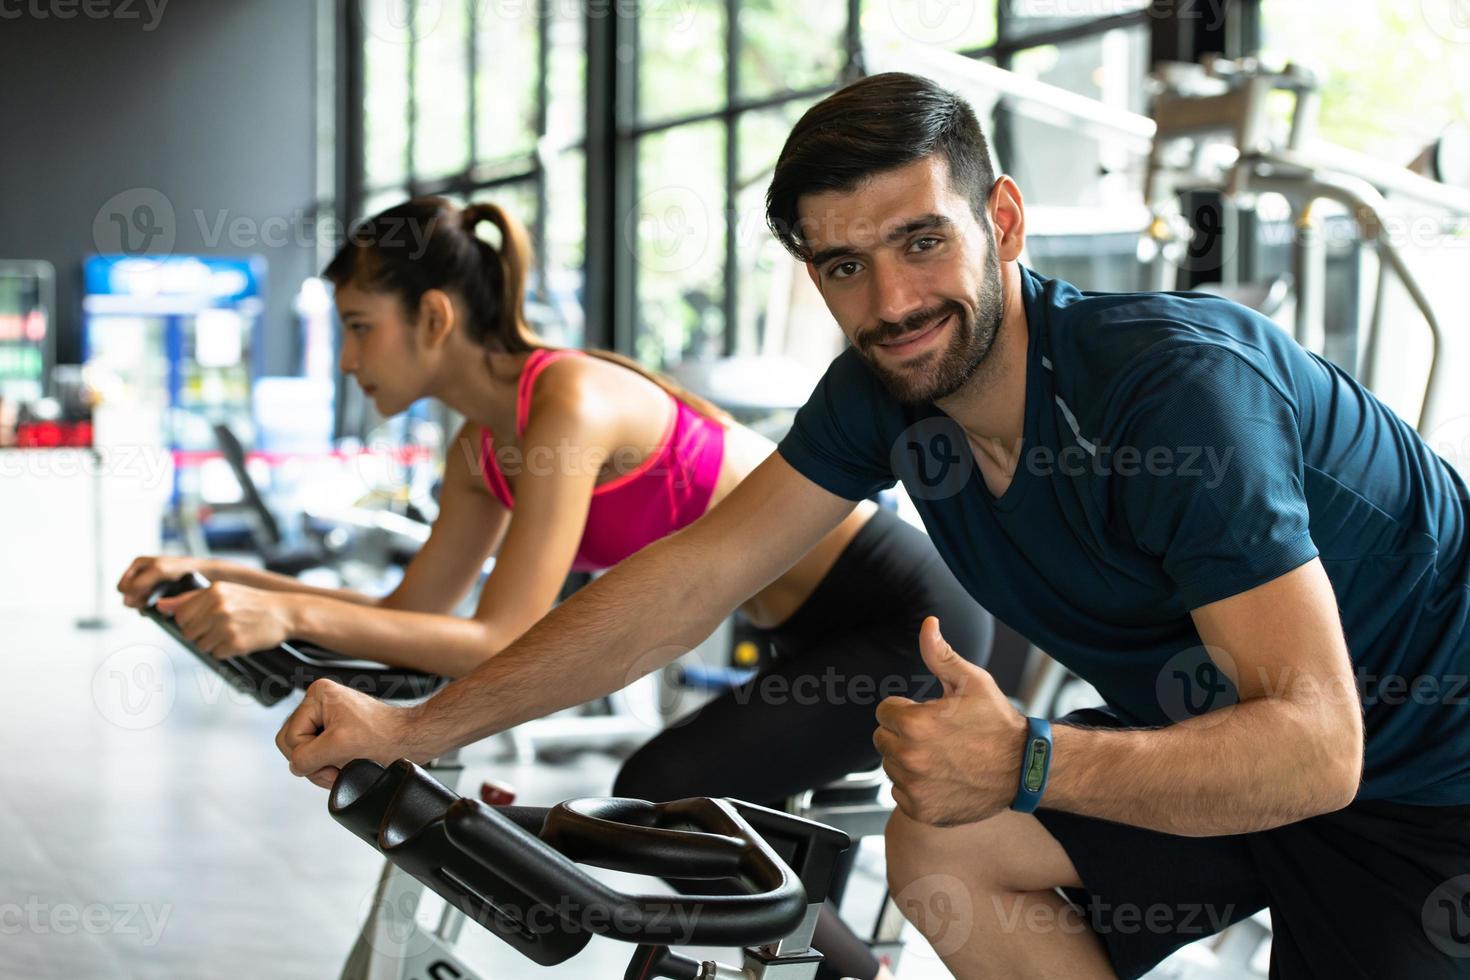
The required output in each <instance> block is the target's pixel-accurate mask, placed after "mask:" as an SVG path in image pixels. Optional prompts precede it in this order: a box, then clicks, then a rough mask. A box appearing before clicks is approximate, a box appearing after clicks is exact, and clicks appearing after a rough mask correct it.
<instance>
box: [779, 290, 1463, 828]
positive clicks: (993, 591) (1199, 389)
mask: <svg viewBox="0 0 1470 980" xmlns="http://www.w3.org/2000/svg"><path fill="white" fill-rule="evenodd" d="M1021 291H1022V298H1023V301H1024V304H1025V313H1026V322H1027V325H1028V330H1029V334H1030V339H1029V345H1028V351H1027V359H1026V421H1025V435H1024V439H1023V445H1022V450H1021V452H1022V455H1021V458H1020V461H1019V465H1018V466H1017V467H1016V472H1015V477H1014V479H1013V480H1012V482H1011V484H1010V486H1009V487H1008V488H1007V489H1006V491H1005V492H1004V493H1003V494H1002V495H1001V496H1000V497H998V498H997V497H994V496H992V494H991V493H990V491H989V489H988V488H987V487H986V485H985V481H984V479H983V478H982V476H981V475H980V473H979V470H978V467H977V466H976V465H975V462H974V456H973V455H972V453H971V451H970V448H969V446H968V444H967V442H966V439H965V436H964V434H963V431H962V430H961V429H960V428H959V426H958V425H957V424H956V423H954V422H953V421H952V420H951V419H949V417H948V416H946V415H944V414H943V413H942V412H940V411H939V409H937V408H935V407H934V406H933V405H922V406H906V405H904V404H902V403H900V402H899V401H897V400H896V399H894V398H893V397H892V396H891V395H890V394H889V393H888V391H887V389H886V388H884V387H883V385H882V383H881V382H880V381H879V379H878V378H877V377H876V376H875V375H874V374H873V373H872V372H871V371H870V370H869V368H868V366H867V364H866V363H865V362H864V360H863V359H862V357H861V356H860V355H859V354H858V353H857V352H856V351H854V350H851V349H849V350H848V351H846V352H845V353H843V354H842V355H841V356H839V357H838V358H837V359H836V360H835V361H833V363H832V365H831V366H830V367H829V368H828V370H827V373H826V375H825V377H824V378H823V379H822V382H821V383H820V384H819V385H818V386H817V388H816V390H815V391H814V392H813V393H812V396H811V398H810V400H809V401H808V402H807V403H806V405H805V406H804V407H803V408H802V409H801V411H800V412H799V413H798V414H797V417H796V422H795V425H794V427H793V428H792V430H791V432H790V433H789V434H788V435H787V436H786V438H785V439H784V440H783V441H782V443H781V446H780V452H781V455H782V456H783V457H784V458H785V459H786V461H787V462H789V463H790V464H791V465H792V466H793V467H795V468H796V470H798V471H799V472H800V473H802V474H803V475H804V476H806V477H807V478H808V479H810V480H812V481H813V482H815V483H817V484H818V485H820V486H822V487H824V488H826V489H827V490H829V491H831V492H832V493H835V494H838V495H840V496H843V497H846V498H848V499H851V500H858V499H861V498H863V497H866V496H869V495H871V494H872V493H874V492H876V491H878V490H879V489H882V488H884V487H888V486H891V485H892V484H893V483H894V482H895V480H901V481H902V482H903V484H904V486H905V488H906V489H907V490H908V492H909V494H910V496H912V497H913V499H914V502H915V504H916V506H917V507H918V509H919V513H920V514H921V516H922V517H923V520H924V524H925V526H926V527H927V528H928V529H929V533H930V536H931V537H932V538H933V540H934V544H935V546H936V547H937V548H938V550H939V553H940V554H941V555H942V556H943V557H944V560H945V561H946V562H947V563H948V564H949V566H950V568H951V569H953V571H954V573H955V575H956V576H957V577H958V578H959V580H960V581H961V582H962V583H964V585H965V587H966V588H967V589H968V590H969V591H970V594H971V595H973V596H974V597H975V598H976V600H978V601H979V602H980V603H981V604H983V605H984V606H985V607H986V608H987V609H989V610H990V611H991V612H992V613H993V614H995V615H996V616H997V617H999V618H1000V619H1001V620H1003V621H1005V622H1006V623H1008V624H1009V625H1010V626H1011V627H1012V628H1014V629H1016V630H1017V631H1018V632H1020V633H1021V634H1022V635H1024V636H1026V637H1027V638H1028V639H1030V640H1031V641H1032V642H1033V643H1035V644H1036V645H1037V646H1039V647H1040V648H1041V649H1043V650H1045V651H1047V653H1049V654H1051V655H1052V656H1053V657H1055V658H1056V659H1058V660H1060V661H1061V662H1062V663H1063V664H1065V665H1066V666H1067V667H1069V668H1070V669H1071V670H1073V671H1074V672H1076V673H1077V674H1078V675H1080V676H1081V677H1083V678H1085V679H1086V680H1088V681H1089V682H1090V683H1092V684H1093V686H1094V687H1096V688H1097V689H1098V691H1099V692H1100V693H1101V694H1102V696H1103V697H1104V699H1106V701H1107V702H1108V704H1109V706H1110V707H1112V709H1113V710H1114V711H1115V712H1116V713H1117V714H1118V715H1119V716H1120V717H1121V718H1122V719H1123V720H1124V721H1125V722H1127V723H1130V724H1134V725H1139V726H1145V725H1150V726H1151V725H1168V724H1171V723H1174V722H1177V721H1180V720H1183V718H1185V717H1188V716H1190V715H1192V714H1198V713H1202V712H1203V711H1207V710H1212V709H1213V708H1217V707H1220V706H1222V705H1224V704H1227V703H1232V700H1233V698H1234V691H1233V687H1232V686H1231V685H1230V683H1229V681H1228V679H1227V678H1225V677H1224V676H1223V675H1221V674H1220V673H1219V672H1218V671H1216V670H1215V669H1214V666H1213V663H1212V660H1211V658H1210V657H1209V656H1208V655H1207V653H1206V652H1205V651H1204V649H1203V648H1202V647H1201V645H1200V643H1201V641H1200V638H1199V635H1198V634H1197V633H1196V631H1195V629H1194V624H1193V621H1192V620H1191V618H1190V615H1189V613H1190V610H1191V609H1194V608H1197V607H1199V606H1202V605H1205V604H1207V603H1210V602H1214V601H1216V600H1218V599H1223V598H1226V597H1228V596H1231V595H1236V594H1238V593H1240V592H1244V591H1246V590H1248V589H1251V588H1254V587H1255V586H1258V585H1261V584H1264V583H1266V582H1269V581H1271V580H1272V579H1274V578H1276V577H1278V576H1280V575H1282V574H1284V573H1286V572H1289V571H1291V570H1292V569H1294V568H1297V567H1298V566H1300V565H1303V564H1305V563H1306V562H1308V561H1310V560H1311V559H1313V558H1314V557H1320V558H1321V560H1322V564H1323V566H1324V567H1325V569H1326V571H1327V575H1328V577H1329V578H1330V579H1331V582H1332V586H1333V589H1334V590H1335V592H1336V596H1337V601H1338V605H1339V607H1340V610H1341V614H1342V624H1343V631H1344V634H1345V635H1346V638H1347V645H1348V649H1349V651H1350V652H1351V655H1352V661H1353V668H1354V673H1355V681H1356V682H1357V684H1358V688H1359V692H1358V693H1359V694H1360V696H1361V699H1362V701H1363V704H1364V708H1365V719H1366V734H1367V746H1366V759H1365V770H1364V781H1363V785H1362V787H1361V791H1360V793H1359V798H1361V799H1386V800H1394V801H1398V802H1402V803H1416V804H1426V805H1448V804H1465V803H1470V709H1467V707H1466V705H1467V701H1470V683H1467V678H1470V629H1467V626H1470V623H1467V616H1470V584H1467V570H1470V547H1467V546H1466V543H1465V529H1466V517H1467V513H1466V497H1467V493H1466V489H1465V484H1464V483H1463V482H1462V481H1461V479H1460V478H1459V476H1458V475H1457V474H1456V473H1455V472H1454V470H1453V469H1452V468H1451V467H1450V466H1449V465H1448V464H1446V463H1445V462H1444V461H1443V460H1441V459H1440V458H1439V457H1438V456H1436V455H1435V454H1434V453H1433V452H1431V451H1430V449H1429V448H1428V447H1427V446H1426V445H1425V444H1424V442H1423V441H1422V440H1421V439H1420V438H1419V437H1418V435H1417V434H1416V433H1415V432H1414V430H1413V429H1412V428H1411V427H1409V426H1408V425H1406V424H1405V423H1404V422H1403V421H1402V420H1401V419H1399V418H1398V417H1397V416H1396V415H1395V414H1394V413H1393V412H1392V411H1391V410H1390V409H1388V408H1387V407H1386V406H1384V405H1383V404H1382V403H1381V402H1379V401H1378V400H1377V399H1376V398H1374V397H1373V396H1372V395H1371V394H1369V393H1368V392H1367V391H1366V390H1365V389H1364V388H1363V387H1362V386H1361V385H1359V384H1358V383H1357V382H1356V381H1354V380H1353V379H1352V378H1351V377H1349V376H1348V375H1347V374H1346V373H1344V372H1343V371H1341V370H1339V369H1338V368H1337V367H1336V366H1334V365H1332V364H1330V363H1328V362H1326V361H1324V360H1322V359H1321V358H1319V357H1317V356H1315V355H1313V354H1311V353H1309V352H1307V351H1305V350H1303V349H1302V348H1301V347H1300V346H1298V345H1297V344H1296V343H1295V342H1294V341H1293V340H1292V339H1291V338H1290V336H1288V335H1287V334H1286V333H1285V332H1284V331H1282V330H1281V329H1280V328H1278V327H1277V326H1276V325H1275V324H1274V323H1272V322H1271V321H1270V320H1268V319H1266V318H1264V317H1262V316H1259V315H1257V314H1256V313H1254V312H1252V311H1250V310H1248V309H1246V308H1244V307H1241V306H1237V305H1235V304H1233V303H1230V302H1227V301H1225V300H1222V299H1219V298H1216V297H1212V296H1206V295H1201V294H1183V293H1175V294H1166V293H1137V294H1107V293H1085V292H1082V291H1080V290H1078V289H1077V288H1075V287H1074V286H1072V285H1070V284H1068V283H1065V282H1062V281H1060V280H1054V279H1045V278H1043V277H1041V276H1038V275H1036V274H1035V273H1033V272H1031V271H1029V270H1026V269H1023V270H1022V273H1021ZM1340 696H1343V695H1342V694H1341V693H1340ZM1345 696H1352V692H1346V693H1345Z"/></svg>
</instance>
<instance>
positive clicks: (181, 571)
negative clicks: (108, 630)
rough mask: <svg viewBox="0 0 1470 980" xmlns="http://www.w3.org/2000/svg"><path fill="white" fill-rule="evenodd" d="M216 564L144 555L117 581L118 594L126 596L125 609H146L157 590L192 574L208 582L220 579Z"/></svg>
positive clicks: (135, 560) (185, 556)
mask: <svg viewBox="0 0 1470 980" xmlns="http://www.w3.org/2000/svg"><path fill="white" fill-rule="evenodd" d="M215 570H216V569H215V562H214V561H213V560H212V559H209V558H191V557H189V556H187V555H143V556H141V557H139V558H134V559H133V563H132V564H131V565H129V566H128V570H127V571H125V572H123V573H122V578H120V579H118V580H117V591H119V592H121V593H122V596H123V605H126V606H131V607H132V608H134V609H142V608H143V606H144V605H145V604H147V602H148V597H149V596H150V595H152V594H153V590H154V589H156V588H158V587H159V586H160V585H163V584H164V583H165V582H172V581H174V580H175V579H178V578H183V577H184V576H185V575H187V574H188V573H189V572H198V573H199V574H200V575H203V576H204V577H205V578H207V579H214V578H216V577H217V576H215V575H212V574H210V573H211V572H213V571H215Z"/></svg>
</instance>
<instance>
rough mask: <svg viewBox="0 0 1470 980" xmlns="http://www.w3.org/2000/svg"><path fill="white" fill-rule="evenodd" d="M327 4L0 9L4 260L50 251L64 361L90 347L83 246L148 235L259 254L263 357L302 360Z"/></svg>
mask: <svg viewBox="0 0 1470 980" xmlns="http://www.w3.org/2000/svg"><path fill="white" fill-rule="evenodd" d="M160 8H161V9H160ZM315 11H316V3H315V2H314V0H167V2H160V0H151V7H150V0H132V2H127V0H111V2H98V0H27V3H25V4H20V3H14V4H5V5H3V9H0V93H3V95H0V258H10V259H45V260H47V261H49V262H51V263H52V264H54V265H55V266H56V274H57V281H58V282H57V285H58V307H59V309H58V317H57V318H58V321H59V331H58V335H57V340H58V354H59V359H60V360H62V361H71V360H75V359H76V355H77V352H78V350H79V318H80V315H81V299H80V285H81V282H80V280H81V261H82V258H83V257H84V256H85V255H87V254H88V253H91V252H96V251H99V250H104V251H133V252H137V251H141V250H144V249H145V246H146V250H147V251H151V252H160V251H172V252H174V253H183V254H196V253H198V254H213V255H248V254H258V255H262V256H264V257H265V258H266V259H267V261H268V263H269V269H270V273H269V274H270V280H269V297H268V301H267V311H266V320H265V324H266V329H265V331H264V332H265V334H266V336H265V337H264V338H263V339H264V343H265V352H266V362H265V367H266V369H267V371H268V372H269V373H273V374H274V373H289V372H292V371H293V369H294V367H295V363H296V346H297V343H296V337H295V333H296V328H295V324H294V320H293V314H292V309H291V300H292V298H293V297H294V295H295V292H296V289H297V287H298V286H299V284H300V282H301V279H302V278H303V277H305V276H308V275H311V274H312V272H313V267H314V265H315V253H314V250H313V248H312V246H311V244H310V243H311V241H312V240H313V228H312V226H311V225H310V223H309V216H310V215H311V214H312V201H313V198H314V197H315V195H316V187H315V174H316V58H315V51H316V39H315V38H316V15H315ZM68 12H70V13H72V14H73V16H72V17H71V18H70V19H62V18H61V17H60V16H59V15H61V14H65V13H68ZM89 13H90V14H91V16H88V14H89ZM99 13H103V14H106V16H97V15H98V14H99ZM119 195H120V196H119ZM144 205H146V206H150V207H151V208H152V211H153V215H154V218H155V219H156V220H154V221H152V222H149V221H147V220H144V219H146V217H147V213H148V212H146V211H144V212H140V211H139V210H138V209H139V207H140V206H144ZM169 211H172V220H170V216H169ZM221 213H223V214H224V215H225V216H226V221H225V222H224V223H223V224H222V225H221V223H220V221H219V217H220V215H221ZM114 214H120V215H122V217H123V219H124V221H126V222H129V227H130V229H131V231H130V237H131V240H130V241H123V240H122V239H121V237H120V236H121V230H120V228H119V226H118V225H117V223H116V221H115V220H114V219H113V217H112V216H113V215H114ZM303 214H304V215H306V216H308V220H307V221H303V220H302V217H301V216H302V215H303ZM134 221H136V222H137V223H136V224H133V222H134ZM140 225H141V227H142V229H144V230H143V231H140V230H139V226H140ZM217 228H219V229H222V230H221V231H220V232H219V233H218V235H216V229H217ZM170 229H171V230H172V232H173V234H172V238H173V242H172V245H171V246H170V245H169V238H170V235H169V231H170ZM267 235H269V237H270V242H269V243H268V242H267V241H266V240H265V238H264V236H267Z"/></svg>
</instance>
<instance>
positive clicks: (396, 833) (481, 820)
mask: <svg viewBox="0 0 1470 980" xmlns="http://www.w3.org/2000/svg"><path fill="white" fill-rule="evenodd" d="M328 809H329V811H330V812H331V814H332V816H333V818H334V819H336V820H337V821H338V822H339V823H341V824H342V825H343V826H345V827H347V828H348V829H349V830H351V831H352V832H353V833H354V834H356V835H357V836H358V837H360V838H362V839H363V840H365V841H367V842H368V843H369V844H371V845H373V846H374V847H375V848H376V849H377V850H379V851H380V852H381V853H382V854H383V855H384V856H385V857H386V858H387V859H388V860H389V861H392V862H393V863H395V864H397V865H398V866H399V867H401V868H403V870H405V871H407V872H408V873H409V874H412V875H414V876H415V877H416V878H418V879H419V880H420V881H422V882H424V883H425V884H426V885H428V886H429V887H431V888H433V889H434V890H435V891H437V892H438V893H439V894H440V895H442V896H443V897H444V898H445V899H447V900H448V901H449V902H451V903H452V904H454V905H455V906H456V907H457V908H459V909H460V911H462V912H464V913H465V914H466V915H467V916H468V917H469V918H470V919H472V920H474V921H475V922H477V923H479V924H480V925H482V926H484V927H485V928H486V929H488V930H489V931H491V932H492V933H494V934H496V935H497V936H498V937H499V938H501V939H503V940H504V941H505V942H507V943H509V944H510V945H511V946H513V947H515V948H516V949H517V950H518V951H520V952H521V953H522V954H523V955H525V956H527V957H528V958H530V959H532V960H534V961H535V962H537V963H540V964H542V965H543V966H551V965H555V964H557V963H560V962H563V961H565V960H566V959H568V958H570V957H571V956H573V955H575V954H576V953H577V952H580V951H581V949H582V948H583V947H584V946H585V945H586V944H587V942H588V941H589V940H590V938H591V936H593V935H599V936H605V937H608V938H611V939H616V940H619V941H622V942H629V943H638V944H641V945H648V946H653V945H657V946H671V945H708V946H754V945H764V944H772V943H776V942H779V941H780V940H782V939H783V938H785V937H787V936H789V935H790V934H791V933H792V932H793V931H794V930H795V929H796V928H797V927H798V926H799V925H800V924H801V923H802V921H803V918H804V917H805V916H806V914H807V907H808V902H809V899H808V896H807V893H806V890H805V889H804V888H803V886H802V882H801V879H800V878H799V877H798V875H797V873H796V872H794V871H793V870H792V869H791V867H790V866H789V865H788V864H787V863H786V861H784V860H783V859H782V858H781V857H780V856H778V854H777V852H776V850H775V849H774V848H773V847H772V844H771V843H770V842H768V841H767V839H766V837H765V836H763V834H762V833H761V832H758V831H757V830H756V829H755V828H754V827H752V821H751V820H747V819H746V816H744V815H742V811H748V812H749V813H750V814H751V815H752V817H754V818H755V821H754V822H756V823H760V822H761V818H762V816H763V811H761V808H756V807H750V806H749V805H748V804H740V803H736V802H734V801H730V800H713V799H690V800H680V801H678V802H674V803H664V804H653V803H647V802H644V801H641V800H626V799H581V800H572V801H570V802H567V803H563V804H560V805H559V806H555V807H551V808H549V809H539V808H533V807H491V806H487V805H485V804H484V803H482V802H480V801H479V800H471V799H463V798H460V797H459V796H458V795H457V794H455V793H453V792H452V791H450V790H448V789H446V788H445V787H444V786H443V785H442V784H440V783H438V782H437V781H435V780H434V779H433V778H432V777H431V776H429V775H428V774H427V773H426V772H424V771H423V770H422V769H420V768H419V767H418V766H415V765H414V764H413V763H411V762H409V761H407V760H399V761H398V762H395V763H394V764H393V765H391V766H389V767H387V768H386V769H385V768H383V767H381V766H378V765H377V764H375V763H373V762H370V761H367V760H362V759H359V760H356V761H354V762H351V763H349V764H348V765H347V766H345V767H344V768H343V769H342V772H341V774H340V775H339V776H338V778H337V782H336V783H335V785H334V786H333V787H332V793H331V796H330V798H329V801H328ZM775 816H777V817H780V818H782V819H781V821H780V822H779V823H772V824H770V825H769V826H770V827H771V828H772V830H771V831H768V833H774V834H775V835H777V836H778V837H779V838H780V840H781V843H782V845H783V846H789V847H790V848H791V849H792V851H793V853H796V854H802V855H805V854H809V853H811V852H812V851H817V850H821V851H823V852H824V853H825V852H830V854H831V855H834V856H835V855H836V854H837V853H839V852H840V851H842V850H844V849H846V847H847V846H848V843H849V842H848V839H847V837H846V835H844V834H841V833H840V832H838V831H835V830H833V829H832V828H830V827H825V826H823V825H821V824H816V823H812V822H810V821H805V820H799V819H797V818H794V817H787V816H786V815H784V814H776V815H775ZM793 822H794V823H793ZM579 864H585V865H589V866H595V867H601V868H606V869H609V870H617V871H625V872H632V873H636V874H648V875H659V876H663V877H672V878H679V879H684V880H707V881H711V882H714V881H719V882H721V885H722V887H721V888H711V889H709V890H710V891H711V892H712V894H706V895H643V894H633V893H628V892H623V891H620V890H618V889H616V888H614V887H612V886H610V885H608V884H606V883H605V882H603V881H601V880H599V879H598V878H595V877H593V876H592V875H590V874H589V873H588V872H587V871H585V870H584V869H582V868H581V867H578V865H579ZM731 891H735V892H738V894H729V892H731ZM718 892H724V893H723V894H721V893H718Z"/></svg>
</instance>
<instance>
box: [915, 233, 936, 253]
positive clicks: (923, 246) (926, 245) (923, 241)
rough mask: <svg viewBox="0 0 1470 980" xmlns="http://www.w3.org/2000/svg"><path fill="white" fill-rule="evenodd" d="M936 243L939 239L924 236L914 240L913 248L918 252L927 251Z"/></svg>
mask: <svg viewBox="0 0 1470 980" xmlns="http://www.w3.org/2000/svg"><path fill="white" fill-rule="evenodd" d="M938 244H939V239H937V238H930V237H928V236H926V237H924V238H920V239H919V240H918V241H916V242H914V249H915V250H917V251H920V252H927V251H929V250H930V249H932V248H934V247H935V246H936V245H938Z"/></svg>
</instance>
